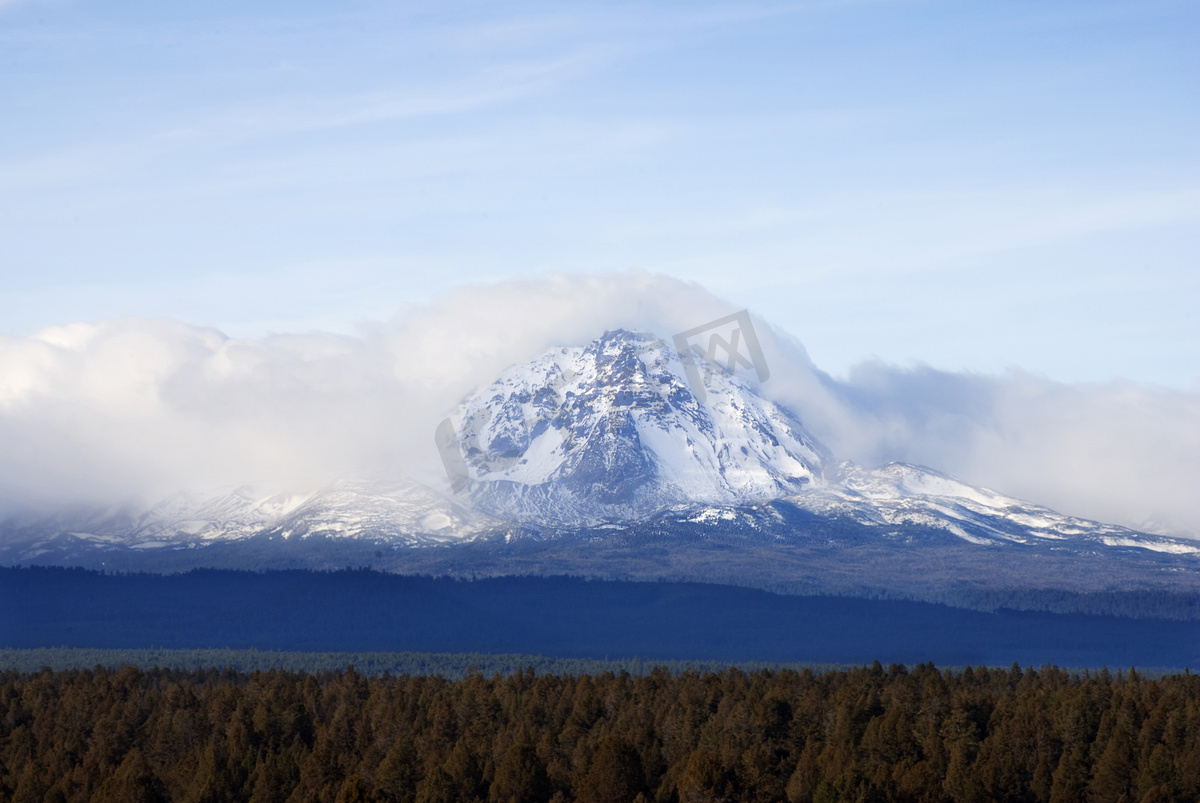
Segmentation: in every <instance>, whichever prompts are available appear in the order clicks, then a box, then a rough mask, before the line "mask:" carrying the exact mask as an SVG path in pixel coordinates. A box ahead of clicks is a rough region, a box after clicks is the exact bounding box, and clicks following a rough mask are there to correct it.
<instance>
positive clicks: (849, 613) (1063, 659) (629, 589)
mask: <svg viewBox="0 0 1200 803" xmlns="http://www.w3.org/2000/svg"><path fill="white" fill-rule="evenodd" d="M1073 604H1078V605H1080V606H1085V605H1091V606H1092V607H1093V609H1094V610H1104V611H1108V612H1120V613H1122V614H1124V615H1123V616H1111V615H1108V616H1101V615H1093V614H1082V613H1076V614H1061V613H1051V612H1046V611H1036V610H1026V611H1016V610H1011V609H1003V608H1001V609H997V610H995V611H984V610H968V609H963V608H953V607H949V606H945V605H938V604H931V603H922V602H912V601H905V600H883V599H863V598H848V597H829V596H808V597H805V596H785V595H779V594H772V593H768V592H765V591H761V590H755V589H750V588H742V587H735V586H725V585H714V584H703V583H668V582H661V583H653V582H649V583H646V582H643V583H635V582H618V581H588V580H583V579H580V578H572V577H499V578H488V579H482V580H476V581H466V580H456V579H447V578H430V577H414V576H399V575H390V574H383V573H378V572H373V571H367V570H344V571H336V572H308V571H277V572H263V573H252V572H237V571H219V570H198V571H192V572H188V573H185V574H180V575H150V574H128V575H113V574H102V573H99V572H93V571H87V570H81V569H57V568H26V569H0V647H7V648H34V647H90V648H106V649H139V648H151V647H157V648H175V649H199V648H229V649H259V650H282V651H299V652H367V651H386V652H432V653H488V654H514V653H515V654H527V655H544V656H553V657H560V658H579V659H585V658H588V659H595V658H605V657H622V658H632V657H634V656H638V657H640V658H642V659H645V660H649V661H654V660H661V661H667V660H696V661H721V662H730V663H737V662H745V661H761V662H774V663H795V662H807V663H832V664H864V663H869V662H871V661H873V660H880V661H884V662H898V663H908V664H915V663H923V662H926V661H933V662H936V663H939V664H944V665H946V664H948V665H958V666H963V665H980V664H986V665H992V666H997V665H1001V666H1007V665H1009V664H1011V663H1013V662H1018V663H1021V664H1024V665H1035V666H1040V665H1043V664H1048V663H1049V664H1058V665H1061V666H1071V667H1100V666H1134V665H1136V666H1142V667H1177V668H1183V667H1190V666H1200V621H1198V620H1197V617H1196V614H1195V610H1194V605H1195V599H1194V598H1193V597H1189V596H1187V595H1180V596H1179V597H1178V598H1173V597H1172V596H1171V595H1167V594H1165V593H1164V592H1156V593H1147V594H1145V595H1144V596H1139V595H1138V594H1136V593H1129V594H1117V595H1112V597H1111V598H1106V597H1104V596H1103V595H1090V596H1088V597H1080V598H1078V599H1075V600H1073ZM1164 614H1170V615H1173V616H1174V617H1175V618H1166V616H1165V615H1164ZM1136 617H1140V618H1136Z"/></svg>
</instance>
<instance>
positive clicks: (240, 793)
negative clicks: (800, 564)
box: [0, 664, 1200, 803]
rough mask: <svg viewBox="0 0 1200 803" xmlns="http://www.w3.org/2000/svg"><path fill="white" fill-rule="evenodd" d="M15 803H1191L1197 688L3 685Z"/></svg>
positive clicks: (877, 671) (198, 678)
mask: <svg viewBox="0 0 1200 803" xmlns="http://www.w3.org/2000/svg"><path fill="white" fill-rule="evenodd" d="M0 771H2V775H0V799H4V800H12V801H19V802H20V803H25V801H76V800H79V801H83V800H90V801H121V803H130V802H134V803H136V802H137V801H157V800H169V801H196V802H197V803H199V802H200V801H224V800H230V801H233V800H238V801H246V800H253V801H259V802H260V803H266V802H267V801H310V800H312V801H339V800H341V801H371V800H375V801H470V800H481V801H549V800H579V801H632V800H638V799H645V800H657V801H717V800H730V801H781V800H788V801H984V800H1009V801H1026V800H1028V801H1083V800H1089V801H1122V800H1127V801H1136V800H1140V801H1176V800H1177V801H1195V800H1197V799H1200V677H1197V676H1194V675H1187V674H1185V675H1174V676H1168V677H1164V678H1161V679H1157V680H1150V679H1146V678H1143V677H1141V676H1139V675H1137V674H1136V673H1134V672H1132V671H1131V672H1129V673H1122V674H1120V675H1117V676H1112V675H1110V674H1109V673H1108V672H1100V673H1098V674H1092V675H1090V676H1080V675H1074V674H1070V673H1067V672H1064V671H1062V670H1059V669H1054V668H1045V669H1042V670H1036V671H1035V670H1021V669H1019V668H1017V667H1014V668H1013V669H1011V670H1008V671H1005V670H995V669H975V670H971V669H967V670H966V671H964V672H958V673H951V672H948V671H939V670H938V669H937V668H935V667H934V666H932V665H922V666H918V667H915V668H912V669H905V668H904V667H902V666H893V667H890V668H887V669H884V668H883V667H881V666H880V665H879V664H875V665H874V666H873V667H870V668H862V669H854V670H848V671H833V672H825V673H820V674H814V673H812V672H810V671H808V670H805V671H801V672H796V671H791V670H783V671H778V672H771V671H763V672H759V673H755V674H746V673H743V672H740V671H737V670H729V671H725V672H720V673H709V674H699V673H696V672H685V673H683V674H679V675H672V674H670V673H669V672H667V671H666V670H656V671H654V672H652V673H650V674H648V675H645V676H642V677H631V676H629V675H627V674H624V673H622V674H620V675H613V674H611V673H606V674H603V675H599V676H589V675H578V676H561V677H559V676H553V675H535V674H534V673H533V672H532V671H527V672H524V673H518V674H514V675H511V676H508V677H501V676H494V677H490V678H489V677H484V676H482V675H479V674H473V675H469V676H468V677H466V678H464V679H462V680H457V681H449V680H445V679H443V678H441V677H428V676H403V677H388V676H384V677H377V678H367V677H365V676H363V675H361V674H359V673H357V672H355V671H354V670H352V669H351V670H348V671H345V672H330V673H325V674H321V675H312V674H307V673H292V672H280V671H271V672H265V673H254V674H245V673H237V672H232V671H217V670H209V671H192V672H187V671H179V670H150V671H142V670H138V669H134V668H125V669H120V670H107V669H100V668H97V669H96V670H69V671H58V672H53V671H49V670H46V671H44V672H41V673H36V674H27V673H26V674H23V673H17V672H6V673H3V674H0Z"/></svg>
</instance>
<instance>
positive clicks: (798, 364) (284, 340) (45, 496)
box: [0, 274, 1200, 534]
mask: <svg viewBox="0 0 1200 803" xmlns="http://www.w3.org/2000/svg"><path fill="white" fill-rule="evenodd" d="M733 309H734V307H733V306H732V305H730V304H729V303H727V302H725V301H723V300H721V299H719V298H717V297H715V296H713V295H712V294H711V293H709V292H708V291H706V290H705V289H703V288H702V287H700V286H698V285H695V284H690V283H685V282H681V281H678V280H675V279H670V278H666V277H660V276H652V275H646V274H632V275H631V274H624V275H610V276H592V277H569V278H567V277H558V278H551V279H544V280H530V281H523V282H505V283H501V284H496V285H489V286H469V287H463V288H461V289H459V290H457V291H455V292H453V293H450V294H448V295H446V296H443V297H442V298H440V299H439V300H437V301H436V302H434V303H432V304H429V305H426V306H421V307H413V308H410V309H407V310H405V311H404V312H403V313H401V314H400V315H398V316H397V317H396V318H395V319H394V320H392V321H389V322H386V323H376V324H372V325H370V326H366V327H364V328H363V330H362V331H361V333H360V334H359V335H357V336H344V335H334V334H328V333H321V332H314V333H305V334H281V335H274V336H271V337H266V338H261V339H237V338H231V337H227V336H226V335H224V334H222V333H221V332H219V331H216V330H214V329H208V328H202V327H196V326H191V325H188V324H185V323H181V322H178V321H174V320H166V319H120V320H114V321H104V322H99V323H72V324H67V325H64V326H58V327H52V328H49V329H44V330H42V331H40V332H37V333H35V334H34V335H32V336H29V337H24V338H13V337H6V338H0V501H2V502H3V504H4V505H5V506H6V507H8V508H10V509H12V508H19V507H22V506H25V505H29V504H36V505H39V506H46V505H54V504H62V503H69V502H77V501H110V502H118V501H122V500H125V499H130V498H141V499H152V498H154V497H156V496H160V495H165V494H167V493H170V492H173V491H175V490H179V489H184V488H190V489H208V488H213V487H217V486H231V485H236V484H241V483H246V482H250V483H255V484H258V485H259V486H261V487H263V488H264V489H276V490H284V489H293V490H294V489H299V488H302V487H307V488H312V487H315V486H317V485H319V484H322V483H325V482H328V481H331V480H334V479H337V478H342V477H346V476H352V475H358V474H363V473H372V472H379V471H388V470H399V471H403V472H405V473H408V474H411V475H413V476H415V477H416V478H418V479H421V480H423V481H427V482H431V483H438V482H441V483H442V484H443V485H444V484H445V479H444V477H442V476H441V475H440V471H441V467H440V462H439V460H438V456H437V453H436V450H435V446H434V442H433V432H434V429H435V428H436V426H437V424H438V422H439V421H440V420H441V419H442V418H443V417H444V416H445V415H447V414H448V413H449V412H450V411H451V410H452V409H453V408H454V407H455V406H456V405H457V404H458V403H459V402H460V401H461V400H462V399H463V398H464V397H465V396H467V395H468V394H469V393H470V392H472V391H473V390H475V389H477V388H478V387H480V386H482V385H485V384H487V383H489V382H491V381H493V380H494V379H495V378H496V377H497V376H498V375H499V374H500V373H501V372H502V371H503V370H504V369H505V368H507V367H509V366H511V365H513V364H515V363H518V362H524V361H527V360H530V359H532V358H534V357H536V356H537V355H538V354H539V353H541V352H542V351H544V350H545V349H547V348H551V347H554V346H560V345H577V344H583V343H587V342H589V341H591V340H592V339H594V338H596V337H597V336H599V335H600V334H601V333H603V332H604V331H606V330H612V329H616V328H626V329H631V330H637V331H646V332H653V333H655V334H657V335H659V336H664V337H669V336H670V335H672V334H674V333H675V332H679V331H683V330H685V329H689V328H691V327H694V326H697V325H700V324H703V323H705V322H706V321H709V320H712V319H715V318H718V317H720V316H722V315H725V314H727V313H729V312H731V311H732V310H733ZM847 314H848V315H850V314H853V311H852V310H847ZM779 323H781V324H784V325H788V326H789V327H791V328H794V329H798V330H802V328H803V324H802V322H792V321H781V322H779ZM756 327H757V328H758V334H759V338H760V340H761V341H762V345H763V350H764V353H765V356H766V360H767V361H768V363H769V365H770V369H771V376H770V379H769V380H768V381H767V382H765V383H764V384H763V385H762V388H761V390H762V392H763V393H764V395H766V396H767V397H768V398H771V399H772V400H774V401H776V402H779V403H781V404H784V405H785V406H787V407H789V408H790V409H792V410H793V411H794V412H795V413H796V414H798V416H799V417H800V419H801V421H803V422H804V424H805V425H806V426H807V427H809V429H811V430H812V431H813V432H814V434H816V435H817V437H819V438H820V439H821V440H823V441H824V442H825V443H826V444H827V445H828V446H829V447H830V448H831V449H832V450H833V451H834V453H835V454H836V455H838V456H839V457H842V458H845V459H850V460H854V461H856V462H859V463H862V464H865V465H872V464H876V463H880V462H884V461H888V460H903V461H907V462H913V463H920V464H925V465H929V466H932V467H934V468H937V469H939V470H942V471H945V472H948V473H951V474H954V475H955V476H958V477H960V478H962V479H964V480H966V481H969V482H972V483H976V484H982V485H987V486H991V487H994V488H996V489H997V490H1000V491H1002V492H1004V493H1008V494H1011V495H1014V496H1019V497H1023V498H1026V499H1030V500H1032V501H1036V502H1039V503H1042V504H1045V505H1048V506H1050V507H1054V508H1057V509H1060V510H1062V511H1064V512H1068V513H1071V514H1073V515H1080V516H1088V517H1091V518H1096V519H1100V520H1108V521H1113V522H1115V523H1120V524H1126V525H1131V526H1135V527H1141V526H1159V527H1166V528H1169V529H1175V530H1185V531H1188V532H1190V533H1192V534H1200V501H1197V498H1196V495H1195V494H1194V493H1193V489H1194V488H1195V487H1197V484H1200V393H1195V392H1183V391H1171V390H1164V389H1158V388H1152V387H1145V386H1138V385H1133V384H1130V383H1125V382H1119V381H1114V382H1111V383H1105V384H1095V385H1086V386H1080V385H1065V384H1061V383H1058V382H1054V381H1053V380H1050V379H1047V378H1044V377H1038V376H1033V375H1030V374H1026V373H1022V372H1019V371H1013V372H1010V373H1009V374H1005V375H999V376H984V375H974V374H958V373H950V372H944V371H938V370H935V369H932V368H928V367H897V366H893V365H886V364H881V363H872V362H867V363H863V364H861V365H860V366H858V367H857V368H856V369H854V370H853V371H852V372H850V374H849V375H848V376H846V377H831V376H829V375H826V374H824V373H823V372H821V371H820V370H819V369H818V368H817V367H815V366H814V365H813V364H812V363H811V361H810V360H809V358H808V356H807V354H806V353H805V351H804V348H803V346H802V345H801V344H800V343H798V342H797V341H796V340H795V339H794V338H792V337H790V336H789V335H787V334H786V333H783V332H782V331H780V330H779V329H777V328H775V327H772V326H771V325H770V323H769V322H765V321H761V320H759V321H756Z"/></svg>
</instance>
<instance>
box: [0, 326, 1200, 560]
mask: <svg viewBox="0 0 1200 803" xmlns="http://www.w3.org/2000/svg"><path fill="white" fill-rule="evenodd" d="M687 369H688V366H685V365H684V363H683V361H682V359H681V357H680V355H679V353H678V352H677V351H676V350H675V349H674V348H673V347H672V346H670V345H667V344H664V343H663V342H661V341H657V340H654V339H653V338H651V337H649V336H646V335H641V334H636V333H631V332H627V331H615V332H608V333H606V334H605V335H604V336H602V337H601V338H599V339H597V340H596V341H594V342H592V343H591V344H589V345H587V346H583V347H572V348H560V349H555V350H552V351H549V352H547V353H545V354H543V355H541V356H540V357H538V358H537V359H535V360H533V361H532V362H530V363H527V364H523V365H517V366H514V367H512V368H510V369H509V370H507V371H505V372H504V373H503V374H502V375H501V376H500V377H499V378H498V379H497V380H496V381H495V382H493V383H492V384H490V385H488V386H487V387H485V388H482V389H480V390H479V391H478V392H476V393H475V394H473V395H472V396H471V397H469V398H468V399H466V400H465V401H464V402H463V404H462V405H461V407H460V408H459V410H458V411H457V412H456V414H455V415H454V416H453V417H452V418H451V419H448V421H447V422H446V423H445V424H444V425H443V427H442V428H440V429H439V432H438V438H437V440H438V445H439V448H440V449H441V451H442V456H443V459H444V460H445V462H446V465H447V468H448V470H449V471H450V474H451V477H450V479H451V481H452V484H454V485H456V486H458V493H457V494H451V493H443V492H440V491H437V490H435V489H433V488H430V487H428V486H425V485H422V484H420V483H417V482H414V481H412V480H411V479H406V478H400V477H394V478H387V479H375V480H372V481H361V480H360V481H350V480H347V481H343V482H339V483H336V484H334V485H332V486H330V487H327V488H324V489H321V490H319V491H317V492H315V493H301V494H281V495H261V494H257V493H255V492H254V491H253V490H252V489H250V488H238V489H237V490H234V491H232V492H228V493H222V494H218V495H214V496H209V497H204V496H192V495H186V494H177V495H175V496H172V497H169V498H167V499H165V500H163V501H162V502H160V503H158V504H156V505H154V506H152V507H149V508H146V509H140V508H133V507H125V508H115V509H74V510H65V511H58V512H56V513H54V514H53V515H51V516H39V517H33V518H25V519H18V518H12V519H9V520H7V521H0V563H30V562H47V563H58V564H67V565H71V564H76V563H81V564H86V563H88V560H85V558H87V557H88V556H92V557H94V556H95V555H97V554H101V553H105V552H114V551H119V552H123V553H124V554H125V558H124V560H125V563H124V564H123V565H137V560H138V559H139V558H138V556H139V555H140V556H144V558H145V560H146V561H151V560H160V559H161V558H162V556H164V555H167V554H168V553H179V554H183V553H182V552H181V551H183V550H186V551H188V554H189V555H192V554H194V555H195V557H194V558H189V561H190V563H189V561H183V560H182V558H181V559H179V560H175V561H174V562H173V563H171V564H170V565H174V566H177V565H204V562H205V559H204V557H203V556H204V554H206V552H205V549H204V548H205V547H215V546H220V547H221V548H223V549H226V552H228V550H229V549H232V548H234V547H236V548H237V549H242V550H243V552H242V553H238V554H244V555H246V556H249V557H247V558H246V560H253V561H254V562H255V564H256V565H255V566H253V567H254V568H259V567H263V566H264V565H270V564H271V563H272V561H273V558H272V555H274V554H276V552H277V551H278V550H288V549H292V550H293V554H294V551H295V548H297V545H305V544H307V545H312V546H311V548H309V547H306V549H309V551H308V552H306V553H305V554H306V555H308V556H309V557H311V556H312V555H315V554H318V553H319V552H320V549H322V547H321V546H320V545H322V544H325V545H331V546H329V549H331V550H334V551H335V552H337V553H338V555H339V558H338V559H339V560H340V559H341V557H340V556H342V555H344V554H347V552H346V550H345V549H341V547H340V546H338V545H341V546H346V545H351V546H352V545H354V544H359V545H361V549H360V552H361V551H363V550H368V551H369V552H370V554H372V555H374V554H375V553H376V552H377V551H378V549H379V548H388V549H398V548H405V549H410V548H420V547H438V546H448V545H456V544H471V543H481V544H509V543H511V542H513V541H514V540H516V541H522V540H535V541H540V542H545V541H547V540H549V541H562V542H569V541H571V540H572V538H573V537H576V536H581V537H582V538H583V539H584V540H589V541H590V540H595V539H603V538H605V537H608V535H612V534H619V533H622V532H629V533H635V532H640V533H648V534H649V537H653V538H659V537H671V538H677V539H679V540H678V543H684V542H686V541H687V539H690V538H700V539H704V538H708V537H709V536H710V535H711V534H717V533H719V534H730V533H734V534H736V533H742V534H747V535H753V534H757V536H758V539H759V540H758V543H765V542H770V543H775V544H795V545H808V546H807V547H805V548H808V547H811V546H812V544H813V539H812V533H816V532H821V533H836V534H846V533H850V534H852V537H851V538H850V539H849V540H846V539H845V538H842V539H841V540H840V541H838V539H837V538H835V539H834V541H837V542H838V543H841V544H843V545H845V544H847V543H854V544H869V543H872V542H875V543H879V544H883V543H887V544H889V545H895V544H898V543H903V544H911V545H913V546H914V548H915V547H918V546H921V545H924V546H926V547H929V548H931V549H932V548H933V547H934V546H936V545H941V546H946V545H947V544H950V545H956V546H959V547H962V546H966V547H969V548H975V547H978V548H980V549H986V548H989V547H1004V548H1008V549H1010V550H1013V549H1018V548H1019V549H1023V550H1024V551H1025V553H1029V552H1030V550H1033V551H1037V552H1039V553H1040V554H1046V555H1051V554H1065V553H1073V554H1085V553H1086V554H1089V555H1092V554H1113V555H1125V556H1128V555H1131V554H1141V555H1145V556H1147V559H1151V558H1152V559H1154V560H1165V559H1172V560H1174V559H1178V560H1181V561H1184V562H1185V563H1186V565H1184V564H1181V565H1180V567H1181V568H1186V569H1187V570H1188V571H1193V572H1194V571H1196V570H1198V569H1200V542H1197V541H1192V540H1188V539H1184V538H1172V537H1167V536H1157V535H1149V534H1146V533H1140V532H1136V531H1133V530H1130V529H1127V528H1123V527H1118V526H1114V525H1109V524H1102V523H1099V522H1094V521H1087V520H1084V519H1079V518H1075V517H1071V516H1067V515H1062V514H1059V513H1057V512H1054V511H1051V510H1048V509H1046V508H1044V507H1040V506H1038V505H1036V504H1032V503H1028V502H1023V501H1021V500H1017V499H1013V498H1010V497H1006V496H1003V495H1002V494H999V493H996V492H993V491H989V490H986V489H982V488H976V487H973V486H970V485H967V484H965V483H962V482H959V481H957V480H955V479H953V478H951V477H947V476H945V475H943V474H940V473H938V472H936V471H934V470H931V469H928V468H923V467H918V466H910V465H905V464H891V465H887V466H883V467H880V468H874V469H868V468H863V467H860V466H856V465H853V464H851V463H845V462H842V463H839V462H837V461H836V460H835V459H834V458H833V457H832V455H830V453H829V451H828V450H827V449H826V448H825V447H824V446H822V445H821V444H820V443H819V442H818V441H817V440H816V439H815V438H814V437H813V436H812V435H811V434H810V433H808V432H807V431H806V430H805V428H804V426H803V425H802V424H801V422H800V421H799V420H797V418H796V417H795V416H793V415H792V414H790V413H789V412H788V411H787V410H785V409H783V408H781V407H779V406H778V405H776V404H774V403H772V402H770V401H769V400H767V399H765V398H764V397H763V396H762V395H760V394H759V393H758V392H757V390H756V389H755V387H754V386H753V385H751V384H750V383H748V382H745V381H743V380H742V379H740V378H738V377H737V376H735V375H732V374H730V373H727V372H725V371H723V370H720V369H719V368H711V369H710V370H708V371H707V373H706V375H705V376H704V393H703V397H702V400H701V399H698V398H697V394H696V393H695V392H694V390H693V387H692V386H691V384H690V383H689V371H688V370H687ZM696 375H697V374H695V373H693V375H692V378H693V380H694V378H695V376H696ZM606 534H607V535H606ZM237 545H244V549H243V547H242V546H237ZM798 548H799V547H798ZM338 549H341V551H340V552H338ZM314 550H315V551H314ZM1131 550H1132V551H1131ZM417 551H419V549H417ZM237 559H238V558H236V556H235V557H234V558H230V559H229V560H230V561H234V562H236V560H237ZM91 562H92V563H95V562H96V561H94V560H93V561H91ZM317 562H318V563H319V561H317ZM157 565H166V564H165V563H163V562H162V560H160V562H159V564H157ZM287 565H295V563H294V562H292V563H287ZM248 568H249V567H248ZM1172 570H1174V569H1172Z"/></svg>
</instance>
